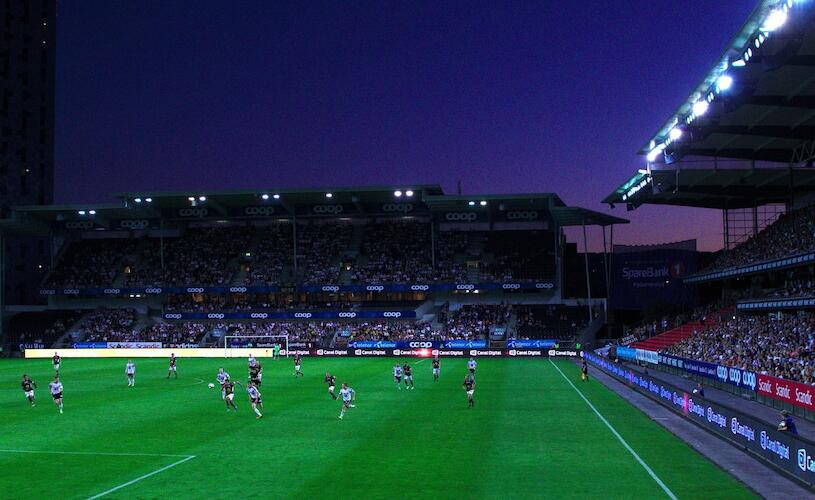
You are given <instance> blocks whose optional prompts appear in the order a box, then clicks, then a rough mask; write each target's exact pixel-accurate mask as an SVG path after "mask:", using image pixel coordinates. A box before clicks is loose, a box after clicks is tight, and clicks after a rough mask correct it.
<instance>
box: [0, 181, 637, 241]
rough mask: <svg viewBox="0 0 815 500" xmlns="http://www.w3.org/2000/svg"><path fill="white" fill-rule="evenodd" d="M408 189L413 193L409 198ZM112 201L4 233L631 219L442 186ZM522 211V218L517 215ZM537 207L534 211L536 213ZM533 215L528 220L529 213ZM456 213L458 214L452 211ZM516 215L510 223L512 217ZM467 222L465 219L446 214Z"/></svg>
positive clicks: (534, 196)
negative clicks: (324, 222) (190, 224)
mask: <svg viewBox="0 0 815 500" xmlns="http://www.w3.org/2000/svg"><path fill="white" fill-rule="evenodd" d="M408 193H410V196H408ZM117 198H118V199H119V200H120V202H119V203H114V204H87V203H86V204H81V205H80V204H71V205H33V206H20V207H14V209H13V212H12V216H11V218H9V219H2V220H0V230H5V231H8V232H10V233H28V234H47V233H48V232H49V231H51V230H52V229H54V228H55V227H56V228H63V229H81V230H89V229H100V230H101V229H114V228H116V229H133V228H138V229H146V228H152V227H157V226H156V225H154V224H156V223H157V222H152V221H159V220H177V221H182V220H184V221H195V220H202V219H216V220H220V219H246V218H286V217H291V216H296V217H298V218H299V217H332V216H333V217H354V216H357V217H366V216H403V215H407V214H410V215H425V216H431V215H433V216H434V217H435V216H436V215H435V214H440V215H444V214H448V213H449V212H473V213H475V214H476V215H474V216H473V219H466V220H467V221H475V220H481V221H485V220H504V221H508V222H512V223H520V222H522V221H524V220H525V221H531V220H537V219H538V217H541V219H543V218H544V217H546V216H547V215H546V214H551V217H552V218H553V219H554V220H555V221H556V222H557V224H559V225H561V226H568V225H579V224H583V223H585V224H587V225H603V226H605V225H610V224H625V223H628V221H627V220H626V219H622V218H619V217H613V216H610V215H606V214H602V213H599V212H594V211H592V210H586V209H583V208H579V207H567V206H566V204H565V203H564V202H563V201H562V200H561V199H560V198H559V197H558V196H557V195H556V194H552V193H528V194H494V195H445V194H444V192H443V190H442V188H441V187H440V186H438V185H402V186H377V187H335V188H320V189H282V190H272V189H270V190H240V191H189V192H169V193H161V192H150V193H146V192H145V193H124V194H120V195H117ZM515 211H522V212H523V217H520V216H519V217H515V218H513V217H512V215H513V214H512V212H515ZM532 212H534V214H532ZM530 214H532V215H534V217H526V216H528V215H530ZM453 215H456V214H453ZM510 219H511V220H510ZM447 220H449V221H462V220H463V219H461V218H458V219H456V218H448V219H447Z"/></svg>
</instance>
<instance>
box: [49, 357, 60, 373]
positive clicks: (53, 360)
mask: <svg viewBox="0 0 815 500" xmlns="http://www.w3.org/2000/svg"><path fill="white" fill-rule="evenodd" d="M51 363H52V364H53V365H54V372H55V373H59V365H60V363H62V358H61V357H59V354H57V353H54V357H53V358H51Z"/></svg>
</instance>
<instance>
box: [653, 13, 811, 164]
mask: <svg viewBox="0 0 815 500" xmlns="http://www.w3.org/2000/svg"><path fill="white" fill-rule="evenodd" d="M779 23H780V24H779ZM694 106H697V108H696V110H694ZM703 108H706V109H703ZM672 129H676V130H677V131H681V135H680V136H679V137H678V138H675V139H673V140H672V138H671V130H672ZM675 133H678V132H675ZM812 141H815V6H813V5H812V2H809V3H807V2H801V1H790V2H787V1H784V0H781V1H779V0H762V1H760V2H759V4H758V5H757V6H756V8H755V9H754V10H753V12H752V13H751V14H750V16H749V18H748V19H747V21H746V22H745V23H744V25H743V27H742V29H741V30H740V31H739V32H738V33H737V34H736V36H735V37H734V38H733V39H732V40H731V42H730V43H729V44H728V46H727V47H726V49H725V51H724V54H722V56H721V57H720V58H719V60H718V62H717V63H716V64H715V65H714V67H713V68H712V69H711V70H710V71H709V72H708V74H707V75H706V76H705V77H704V79H703V80H702V82H701V83H700V84H699V85H698V86H697V87H696V88H695V89H694V90H693V92H692V93H691V94H690V96H688V98H687V99H686V100H685V102H683V103H682V104H681V105H680V106H679V108H678V109H677V110H676V112H674V114H673V115H672V116H671V117H670V118H669V119H668V121H667V122H666V123H665V124H664V125H663V126H662V127H661V128H660V129H659V130H658V131H657V132H656V133H655V134H654V135H653V136H652V137H651V138H650V139H649V141H648V142H647V143H646V144H644V145H643V147H642V148H641V149H640V151H639V153H640V154H642V155H648V154H649V153H651V152H652V151H655V150H657V152H656V153H655V154H654V155H653V159H651V158H649V160H650V161H652V162H665V163H668V164H670V163H673V162H675V161H678V160H680V159H681V158H683V157H685V156H688V155H694V156H702V157H719V158H739V159H745V160H757V161H770V162H782V163H790V162H796V160H797V161H801V159H802V158H801V157H800V156H799V157H798V158H796V157H794V152H795V151H796V150H800V149H801V148H806V147H807V145H808V143H811V142H812ZM663 146H665V148H664V154H657V153H658V152H659V151H661V148H662V147H663ZM809 147H810V148H811V147H812V146H809ZM810 153H811V152H810Z"/></svg>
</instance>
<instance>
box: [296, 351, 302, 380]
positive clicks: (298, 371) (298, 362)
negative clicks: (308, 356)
mask: <svg viewBox="0 0 815 500" xmlns="http://www.w3.org/2000/svg"><path fill="white" fill-rule="evenodd" d="M294 376H295V377H302V376H303V372H301V371H300V355H299V354H295V355H294Z"/></svg>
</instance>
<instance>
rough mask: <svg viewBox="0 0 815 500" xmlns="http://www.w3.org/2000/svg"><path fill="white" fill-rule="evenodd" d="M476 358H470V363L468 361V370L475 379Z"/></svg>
mask: <svg viewBox="0 0 815 500" xmlns="http://www.w3.org/2000/svg"><path fill="white" fill-rule="evenodd" d="M476 364H477V363H476V362H475V358H470V361H467V369H468V370H470V375H472V377H473V379H475V366H476Z"/></svg>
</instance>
